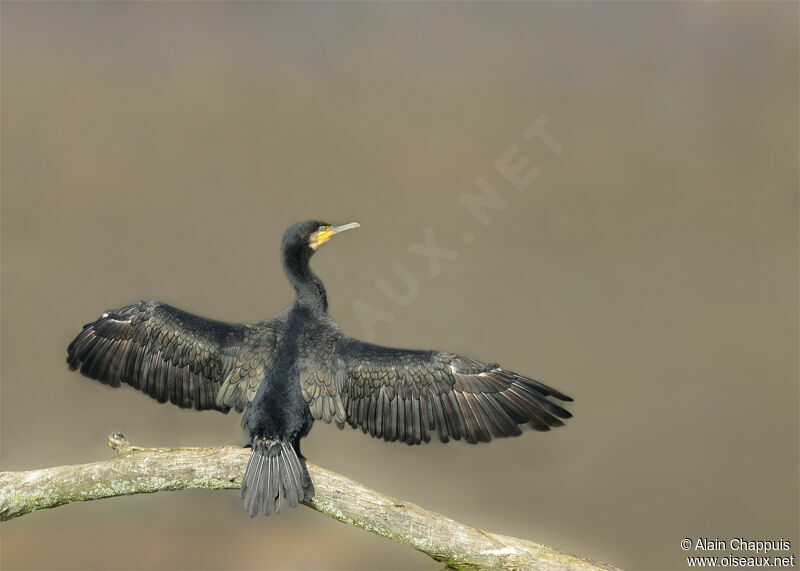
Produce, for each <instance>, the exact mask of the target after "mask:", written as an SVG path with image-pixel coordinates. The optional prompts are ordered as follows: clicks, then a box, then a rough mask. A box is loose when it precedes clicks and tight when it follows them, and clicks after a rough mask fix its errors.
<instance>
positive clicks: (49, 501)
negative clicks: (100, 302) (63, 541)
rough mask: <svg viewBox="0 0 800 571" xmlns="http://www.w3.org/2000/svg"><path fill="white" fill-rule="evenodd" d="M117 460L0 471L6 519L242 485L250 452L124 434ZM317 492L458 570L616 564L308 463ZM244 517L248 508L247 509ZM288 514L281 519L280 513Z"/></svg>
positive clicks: (344, 515)
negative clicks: (486, 527) (500, 530)
mask: <svg viewBox="0 0 800 571" xmlns="http://www.w3.org/2000/svg"><path fill="white" fill-rule="evenodd" d="M109 444H110V445H111V447H112V448H113V449H114V450H115V451H116V456H115V457H114V458H112V459H110V460H105V461H102V462H94V463H91V464H78V465H74V466H58V467H55V468H45V469H42V470H32V471H29V472H0V521H5V520H9V519H12V518H15V517H18V516H21V515H24V514H26V513H29V512H32V511H34V510H40V509H45V508H53V507H56V506H60V505H63V504H66V503H70V502H77V501H86V500H97V499H101V498H109V497H113V496H121V495H128V494H141V493H150V492H158V491H163V490H183V489H187V488H212V489H231V488H239V487H240V486H241V478H242V474H243V473H244V469H245V466H246V464H247V460H248V457H249V455H250V450H249V449H244V448H238V447H232V446H219V447H214V448H140V447H138V446H133V445H132V444H130V443H129V442H128V441H127V440H125V438H124V437H123V436H122V435H121V434H112V435H111V436H110V437H109ZM308 470H309V473H310V475H311V479H312V482H313V485H314V493H313V495H311V496H310V497H308V498H306V500H305V501H304V502H303V503H304V504H305V505H306V506H308V507H310V508H313V509H315V510H317V511H319V512H322V513H324V514H326V515H329V516H331V517H333V518H335V519H337V520H339V521H341V522H344V523H347V524H350V525H354V526H356V527H360V528H362V529H365V530H367V531H370V532H372V533H375V534H377V535H380V536H381V537H385V538H387V539H390V540H392V541H395V542H397V543H401V544H403V545H408V546H410V547H413V548H415V549H417V550H419V551H421V552H423V553H426V554H428V555H430V556H431V557H433V558H434V559H436V560H437V561H441V562H443V563H445V564H446V565H447V566H450V567H454V568H493V569H615V567H612V566H610V565H606V564H603V563H598V562H596V561H590V560H587V559H581V558H578V557H576V556H574V555H570V554H568V553H563V552H561V551H558V550H556V549H553V548H551V547H547V546H545V545H541V544H538V543H533V542H530V541H527V540H524V539H517V538H514V537H508V536H504V535H497V534H494V533H489V532H486V531H482V530H479V529H476V528H474V527H470V526H467V525H464V524H461V523H458V522H456V521H453V520H451V519H449V518H447V517H444V516H442V515H440V514H437V513H434V512H431V511H428V510H425V509H423V508H421V507H419V506H417V505H414V504H412V503H409V502H405V501H401V500H396V499H394V498H391V497H389V496H385V495H383V494H381V493H378V492H376V491H374V490H371V489H369V488H367V487H365V486H363V485H361V484H359V483H358V482H355V481H353V480H350V479H348V478H345V477H344V476H341V475H339V474H335V473H333V472H329V471H328V470H325V469H324V468H320V467H318V466H314V465H313V464H308ZM242 515H243V517H244V513H243V514H242ZM279 517H280V516H279Z"/></svg>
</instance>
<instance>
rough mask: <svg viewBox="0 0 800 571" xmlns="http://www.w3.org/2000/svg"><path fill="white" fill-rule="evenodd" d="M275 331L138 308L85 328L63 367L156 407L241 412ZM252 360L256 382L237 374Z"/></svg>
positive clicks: (269, 325)
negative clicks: (125, 389) (140, 395)
mask: <svg viewBox="0 0 800 571" xmlns="http://www.w3.org/2000/svg"><path fill="white" fill-rule="evenodd" d="M281 325H282V322H281V321H280V320H270V321H266V322H264V323H260V324H256V325H244V324H237V323H226V322H222V321H214V320H211V319H205V318H202V317H198V316H196V315H192V314H191V313H187V312H185V311H181V310H180V309H177V308H174V307H171V306H169V305H166V304H163V303H159V302H155V301H142V302H140V303H138V304H134V305H129V306H127V307H123V308H120V309H115V310H110V311H107V312H105V313H104V314H103V315H102V316H101V317H99V318H98V319H97V320H96V321H94V322H92V323H88V324H86V325H85V326H84V327H83V330H82V331H81V332H80V333H79V334H78V336H77V337H75V339H74V340H73V341H72V343H70V345H69V347H68V348H67V353H68V355H67V363H68V364H69V367H70V369H72V370H76V369H79V370H80V372H81V373H82V374H84V375H86V376H87V377H90V378H93V379H96V380H98V381H100V382H101V383H104V384H107V385H110V386H112V387H118V386H120V385H121V384H122V383H125V384H128V385H131V386H133V387H135V388H136V389H138V390H140V391H142V392H144V393H146V394H147V395H149V396H151V397H152V398H154V399H156V400H157V401H159V402H167V401H170V402H172V403H173V404H176V405H178V406H180V407H183V408H190V407H193V408H196V409H200V410H202V409H216V410H219V411H221V412H228V410H230V409H231V408H236V409H237V410H239V411H241V410H243V409H244V407H245V406H246V405H247V403H248V402H249V400H251V399H252V397H253V395H254V394H255V390H254V386H257V385H258V383H260V382H261V380H262V378H263V377H264V371H265V370H266V369H267V368H268V367H269V366H270V365H271V364H272V362H271V360H272V359H274V352H275V351H274V350H275V347H276V344H277V338H278V335H279V334H280V331H281ZM254 354H255V359H256V360H260V362H261V363H262V366H261V367H260V369H259V378H257V379H256V378H253V377H254V375H255V373H253V374H252V375H241V374H238V372H239V370H240V369H242V368H243V365H244V364H245V362H246V361H245V360H243V359H244V358H245V357H246V358H247V359H251V358H253V357H254ZM234 372H237V374H236V375H234V374H233V373H234ZM234 377H235V378H234Z"/></svg>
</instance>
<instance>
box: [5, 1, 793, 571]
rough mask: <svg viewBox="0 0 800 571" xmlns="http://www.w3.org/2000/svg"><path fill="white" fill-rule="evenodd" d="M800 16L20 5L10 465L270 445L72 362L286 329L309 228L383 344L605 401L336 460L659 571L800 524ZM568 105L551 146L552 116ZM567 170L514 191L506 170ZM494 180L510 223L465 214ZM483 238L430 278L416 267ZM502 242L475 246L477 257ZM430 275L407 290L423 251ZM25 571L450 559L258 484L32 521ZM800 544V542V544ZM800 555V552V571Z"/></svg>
mask: <svg viewBox="0 0 800 571" xmlns="http://www.w3.org/2000/svg"><path fill="white" fill-rule="evenodd" d="M797 25H798V5H797V4H796V3H788V2H787V3H782V4H781V3H768V4H749V3H676V4H651V3H647V4H645V3H629V2H625V3H603V4H583V3H580V4H578V3H575V4H573V3H566V4H564V3H491V4H489V3H486V4H483V3H475V4H421V3H403V4H401V3H380V4H378V3H374V4H372V3H326V4H316V3H304V4H287V3H256V2H250V3H243V2H242V3H224V4H223V3H210V2H209V3H183V2H181V3H178V2H173V3H145V2H125V3H111V2H86V3H70V2H59V3H46V2H4V3H3V4H2V73H3V75H2V80H3V81H2V119H3V124H2V191H3V193H2V198H3V201H2V256H3V258H2V261H3V266H2V309H3V314H2V352H3V355H2V356H3V359H2V381H3V384H2V457H1V458H2V468H3V469H6V470H9V469H10V470H21V469H33V468H39V467H45V466H53V465H58V464H65V463H78V462H88V461H95V460H100V459H104V458H108V457H109V456H110V451H109V450H108V448H107V446H106V435H107V434H108V433H110V432H112V431H116V430H120V431H122V432H124V433H125V434H126V436H128V437H129V438H130V439H131V440H133V441H134V442H136V443H138V444H141V445H156V446H157V445H209V444H216V443H219V444H223V443H239V442H243V440H244V437H243V435H242V433H241V431H240V428H239V417H238V415H236V414H231V415H228V416H223V415H220V414H218V413H215V412H205V413H198V412H192V411H182V410H179V409H177V408H174V407H171V406H168V405H159V404H157V403H156V402H154V401H151V400H150V399H149V398H147V397H146V396H144V395H142V394H139V393H137V392H135V391H134V390H132V389H129V388H124V389H119V390H112V389H109V388H107V387H104V386H102V385H100V384H98V383H96V382H94V381H90V380H87V379H85V378H82V377H81V376H79V375H77V374H75V373H70V372H68V371H67V368H66V366H65V364H64V357H65V348H66V346H67V344H68V342H69V341H70V340H71V339H72V337H73V336H74V335H75V334H76V333H77V332H78V331H79V330H80V326H81V325H82V324H84V323H86V322H87V321H90V320H93V319H94V318H96V317H97V316H98V315H99V314H100V313H101V312H102V311H103V310H105V309H108V308H112V307H118V306H121V305H125V304H128V303H131V302H135V301H137V300H139V299H142V298H145V299H147V298H152V299H158V300H162V301H166V302H169V303H172V304H174V305H178V306H179V307H181V308H184V309H186V310H189V311H193V312H196V313H198V314H201V315H204V316H208V317H214V318H219V319H228V320H244V321H248V320H250V321H254V320H257V319H261V318H264V317H267V316H269V315H271V314H272V313H273V312H276V311H278V310H280V309H282V308H283V307H284V306H285V305H286V304H287V303H288V302H289V301H290V299H291V291H290V288H289V286H288V285H287V282H286V281H285V278H284V276H283V274H282V271H281V269H280V263H279V259H278V245H279V242H280V238H281V234H282V232H283V230H284V229H285V228H286V227H287V226H288V225H289V224H290V223H293V222H295V221H297V220H301V219H304V218H309V217H317V218H322V219H325V220H329V221H332V222H336V223H341V222H347V221H351V220H358V221H359V222H361V224H362V226H363V228H362V229H361V230H360V231H358V232H352V233H348V234H347V235H345V236H343V237H342V238H339V239H337V240H334V241H332V242H331V244H330V245H328V246H326V247H325V248H324V249H323V251H322V252H321V254H320V255H319V256H317V257H316V258H315V260H314V267H315V269H316V270H317V272H318V273H319V274H320V276H322V278H323V279H324V281H325V284H326V285H327V288H328V293H329V298H330V300H331V310H332V314H333V316H334V317H335V318H336V319H337V320H338V321H339V323H340V324H341V326H342V327H343V329H344V330H345V331H346V332H349V333H350V334H352V335H354V336H357V337H363V336H364V332H363V330H362V328H361V326H360V325H359V322H358V320H357V318H356V314H355V312H354V311H353V308H352V304H353V302H354V301H356V300H362V301H365V302H368V303H371V304H372V305H374V306H376V307H378V308H380V309H382V310H383V311H386V312H389V313H391V314H392V315H393V316H394V320H393V321H392V323H390V324H389V323H379V324H378V325H376V328H375V330H376V333H377V336H378V337H377V341H378V342H380V343H382V344H389V345H398V346H413V347H421V348H440V349H446V350H450V351H455V352H459V353H463V354H466V355H470V356H474V357H476V358H480V359H484V360H491V361H499V362H500V363H502V364H503V365H504V366H506V367H507V368H510V369H513V370H518V371H520V372H522V373H525V374H529V375H532V376H535V377H537V378H541V379H543V380H545V381H546V382H549V383H551V384H553V385H554V386H556V387H558V388H560V389H562V390H564V391H565V392H567V393H568V394H571V395H573V396H574V397H575V399H576V400H575V403H574V405H573V406H572V410H573V412H574V413H575V418H574V419H573V421H572V422H570V423H569V424H568V426H567V427H566V428H563V429H559V430H556V431H554V432H551V433H549V434H534V433H526V434H525V435H524V436H523V437H521V438H517V439H511V440H507V441H502V442H495V443H492V444H491V445H484V446H476V447H471V446H469V445H466V444H461V443H458V444H450V445H447V446H443V445H440V444H438V443H437V444H430V445H428V446H423V447H415V448H412V447H407V446H405V445H402V444H394V445H391V444H386V443H383V442H380V441H376V440H372V439H370V438H368V437H366V436H364V435H362V434H361V433H360V432H355V431H353V430H350V429H347V430H345V431H343V432H340V431H338V430H336V429H335V428H334V427H332V426H326V425H322V424H318V425H317V426H316V427H315V429H314V430H313V431H312V433H311V435H310V436H309V437H308V438H307V440H306V444H305V445H304V451H305V453H306V454H307V455H308V457H309V458H310V459H311V460H312V461H313V462H315V463H318V464H320V465H322V466H325V467H327V468H329V469H332V470H336V471H339V472H342V473H344V474H346V475H348V476H351V477H353V478H355V479H357V480H360V481H362V482H364V483H366V484H367V485H370V486H372V487H374V488H377V489H379V490H381V491H383V492H386V493H389V494H391V495H394V496H396V497H399V498H403V499H406V500H409V501H414V502H418V503H420V504H422V505H424V506H426V507H428V508H431V509H434V510H437V511H440V512H443V513H445V514H447V515H448V516H450V517H453V518H455V519H458V520H461V521H464V522H467V523H469V524H472V525H476V526H479V527H482V528H486V529H488V530H492V531H495V532H500V533H505V534H511V535H516V536H520V537H525V538H529V539H532V540H535V541H539V542H543V543H547V544H551V545H553V546H556V547H559V548H561V549H564V550H568V551H572V552H575V553H578V554H581V555H584V556H587V557H592V558H596V559H601V560H608V561H611V562H613V563H616V564H618V565H621V566H624V567H628V568H680V567H683V566H684V565H685V558H684V557H685V555H686V554H685V552H683V551H682V550H681V549H680V548H679V542H680V540H681V539H682V538H684V537H690V538H695V537H698V536H701V535H702V536H708V537H711V538H715V537H719V538H721V539H729V538H731V537H735V536H739V537H745V538H754V539H770V538H772V539H778V538H780V537H784V538H788V539H792V540H796V539H797V536H798V516H797V507H798V382H797V381H798V364H797V357H798V335H797V333H798V332H797V310H798V305H797V293H798V292H797V280H798V268H797V260H798V247H797V212H798V203H797V185H798V180H797V175H798V169H797V163H798V138H797V131H798V100H797V88H798V80H797V75H798V57H797ZM542 115H547V116H548V117H549V120H550V122H549V123H548V129H549V130H550V132H551V133H552V135H553V136H554V137H555V138H556V140H557V141H558V143H559V144H560V145H561V146H562V147H563V151H562V152H561V153H560V154H555V153H553V152H552V151H551V150H549V149H548V147H547V146H546V145H544V144H543V143H542V142H540V141H538V140H533V141H531V142H527V141H525V140H524V139H523V138H522V133H523V131H524V130H525V129H526V128H528V127H529V126H530V125H531V124H532V123H533V122H534V121H535V120H536V119H537V118H539V117H541V116H542ZM511 145H515V146H517V147H518V149H519V154H520V156H524V157H526V158H527V160H528V161H529V163H530V164H531V165H534V164H535V165H537V166H539V167H540V169H541V175H540V176H539V177H538V178H537V179H536V180H535V181H534V182H533V183H532V184H531V185H530V186H529V187H528V189H527V190H525V192H521V193H520V192H517V191H516V190H514V189H513V188H512V186H511V185H510V184H509V183H508V182H507V181H505V180H504V179H503V177H502V176H501V175H500V174H499V173H498V172H497V171H496V170H495V169H494V167H493V166H492V163H493V162H494V161H495V160H496V159H497V158H498V157H499V156H500V155H501V154H502V153H503V152H504V151H505V150H506V149H508V148H509V147H510V146H511ZM478 177H483V178H485V179H487V180H488V181H489V182H491V184H492V185H493V186H494V187H495V188H496V189H497V191H498V192H499V193H500V194H502V195H503V197H504V198H505V199H506V200H507V202H508V207H507V208H506V209H505V210H503V211H496V210H489V211H488V213H489V214H490V216H491V217H492V219H493V220H492V222H491V223H490V224H488V225H486V226H483V225H481V224H480V223H479V222H478V221H477V220H476V219H475V218H474V217H473V216H472V215H471V214H470V213H469V211H468V210H467V209H466V208H465V207H464V206H463V205H462V204H461V203H460V201H459V197H460V196H461V195H462V194H463V193H466V192H477V190H476V188H475V180H476V179H477V178H478ZM427 228H433V229H434V231H435V235H436V241H437V243H438V244H439V245H441V246H443V247H447V248H451V249H456V250H458V252H459V254H458V257H457V258H456V259H455V260H453V261H442V262H441V264H442V267H441V269H442V272H441V275H440V276H439V277H438V278H436V279H432V278H431V277H430V275H429V273H428V266H427V261H426V259H425V258H424V257H421V256H417V255H413V254H410V253H408V248H409V246H410V245H411V244H414V243H424V233H425V230H426V229H427ZM467 232H469V233H472V234H473V235H474V237H475V239H474V241H473V242H472V243H471V244H469V245H467V244H465V243H464V242H463V240H462V236H463V235H464V234H465V233H467ZM393 262H400V263H402V264H403V265H405V266H406V267H407V268H408V269H409V271H410V272H411V273H412V274H413V275H414V276H415V278H416V279H417V280H418V282H419V286H420V291H419V294H418V295H417V296H416V299H414V300H413V302H412V303H410V304H408V305H406V306H402V307H401V306H398V305H396V304H395V303H393V302H392V301H391V300H390V299H388V298H387V297H386V296H385V295H384V294H383V293H382V292H381V290H380V289H379V288H378V287H377V285H376V280H377V279H378V278H381V277H383V278H385V279H387V280H388V281H389V282H390V283H392V284H394V285H395V286H396V287H397V288H398V289H402V283H401V282H400V280H399V278H398V277H397V276H396V275H395V274H394V273H393V272H392V270H391V269H390V268H391V264H392V263H393ZM0 534H1V537H2V560H0V563H1V564H2V567H3V568H4V569H14V568H17V569H28V568H31V569H33V568H37V569H44V568H51V569H52V568H72V569H84V568H95V569H105V568H108V569H140V568H141V569H163V568H189V569H212V568H213V569H222V568H234V569H242V568H342V569H344V568H364V569H367V568H398V569H399V568H409V569H410V568H415V569H436V568H438V567H439V565H437V564H435V563H434V562H433V561H431V560H429V559H428V558H427V557H426V556H423V555H421V554H418V553H416V552H413V551H411V550H410V549H407V548H405V547H401V546H398V545H394V544H392V543H390V542H387V541H385V540H382V539H379V538H376V537H373V536H371V535H370V534H368V533H366V532H364V531H361V530H358V529H355V528H351V527H347V526H344V525H341V524H339V523H336V522H334V521H332V520H330V519H328V518H326V517H323V516H321V515H319V514H317V513H315V512H312V511H311V510H308V509H305V508H301V509H296V510H290V511H289V513H285V514H281V515H280V516H279V517H270V518H263V517H262V518H258V519H255V520H250V519H249V518H248V517H247V515H246V514H245V512H244V511H243V509H242V507H241V504H240V501H239V499H238V493H237V492H233V491H231V492H211V491H208V492H205V491H196V492H181V493H163V494H155V495H149V496H137V497H125V498H117V499H111V500H105V501H102V502H94V503H82V504H74V505H69V506H65V507H61V508H59V509H56V510H50V511H45V512H38V513H34V514H31V515H28V516H26V517H23V518H20V519H18V520H14V521H11V522H8V523H5V524H3V525H2V527H0ZM793 552H795V553H798V551H797V543H796V541H795V543H794V545H793ZM798 554H799V555H800V553H798Z"/></svg>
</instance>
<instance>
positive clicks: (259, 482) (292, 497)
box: [241, 438, 311, 517]
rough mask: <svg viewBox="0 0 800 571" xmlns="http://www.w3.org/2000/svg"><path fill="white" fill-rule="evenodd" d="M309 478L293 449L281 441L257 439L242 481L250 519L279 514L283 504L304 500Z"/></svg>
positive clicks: (243, 494) (242, 495)
mask: <svg viewBox="0 0 800 571" xmlns="http://www.w3.org/2000/svg"><path fill="white" fill-rule="evenodd" d="M310 483H311V479H310V478H309V476H308V470H307V469H306V467H305V464H304V463H303V462H302V461H301V460H300V458H299V457H298V456H297V452H296V451H295V449H294V447H293V446H292V445H291V444H290V443H288V442H286V441H284V440H272V439H267V438H259V439H257V440H255V441H254V442H253V453H252V454H251V455H250V462H248V464H247V470H246V471H245V473H244V478H243V479H242V493H241V497H242V499H243V500H244V508H245V509H246V510H247V512H248V513H249V514H250V516H251V517H254V516H256V515H257V514H258V512H259V510H260V511H261V512H263V513H264V515H269V514H270V513H272V512H273V511H274V512H275V513H280V512H281V509H283V505H284V503H288V504H289V505H290V506H291V507H295V506H297V504H298V503H300V502H301V501H303V498H304V497H305V488H307V487H308V486H309V484H310Z"/></svg>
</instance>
